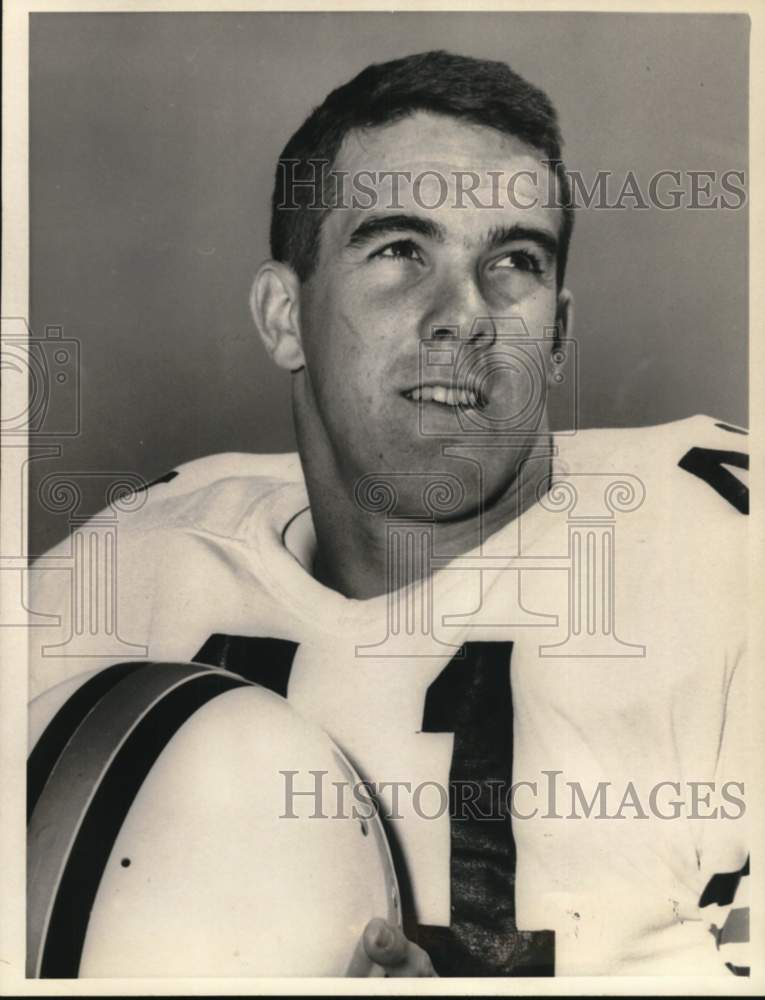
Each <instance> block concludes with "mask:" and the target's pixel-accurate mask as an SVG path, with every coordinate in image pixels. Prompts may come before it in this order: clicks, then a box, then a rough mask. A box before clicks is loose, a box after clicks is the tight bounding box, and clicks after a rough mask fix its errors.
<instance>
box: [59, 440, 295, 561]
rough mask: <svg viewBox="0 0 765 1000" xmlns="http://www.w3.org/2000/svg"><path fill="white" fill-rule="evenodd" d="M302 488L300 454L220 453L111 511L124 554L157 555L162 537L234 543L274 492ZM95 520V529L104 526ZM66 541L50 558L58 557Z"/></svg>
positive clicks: (178, 469) (121, 500) (122, 499)
mask: <svg viewBox="0 0 765 1000" xmlns="http://www.w3.org/2000/svg"><path fill="white" fill-rule="evenodd" d="M289 486H292V487H294V488H296V489H301V488H302V487H303V476H302V472H301V467H300V460H299V457H298V455H297V454H296V453H294V454H293V453H286V454H265V455H256V454H248V453H238V452H230V453H222V454H216V455H208V456H205V457H203V458H197V459H194V460H192V461H189V462H185V463H182V464H180V465H177V466H175V467H174V468H172V469H170V470H169V471H168V472H166V473H164V474H163V475H160V476H159V477H157V478H155V479H154V480H152V481H151V482H149V483H147V484H146V485H145V486H143V487H141V488H140V489H138V490H135V491H134V492H133V493H131V494H127V495H119V496H118V497H117V498H116V499H115V501H114V502H113V504H112V508H111V510H110V511H109V513H110V518H109V520H110V521H116V524H117V527H118V530H119V534H120V538H121V542H120V546H121V551H127V549H128V548H131V549H132V548H134V547H135V546H136V545H138V547H139V548H145V547H146V546H148V547H149V549H150V550H151V549H154V548H155V547H156V545H157V544H158V541H159V539H158V533H159V534H164V535H167V536H172V535H173V534H174V533H175V532H181V533H189V532H196V533H203V534H204V533H206V534H213V535H216V536H219V537H230V538H236V537H238V536H239V535H241V534H242V533H243V532H244V531H245V530H246V528H247V525H248V523H249V522H250V519H251V516H252V513H253V510H254V508H256V507H257V506H258V504H259V502H261V501H263V500H264V499H266V498H267V497H268V495H269V494H272V493H274V492H276V491H279V490H283V489H284V488H285V487H289ZM103 514H104V512H103V511H102V512H99V513H97V514H96V515H95V518H94V524H95V523H101V522H102V521H103ZM68 544H69V543H68V541H67V540H65V541H64V542H62V543H60V545H58V546H57V547H56V549H54V550H52V551H51V552H50V553H47V555H48V556H55V555H56V554H58V550H59V549H62V548H63V549H66V548H67V547H68Z"/></svg>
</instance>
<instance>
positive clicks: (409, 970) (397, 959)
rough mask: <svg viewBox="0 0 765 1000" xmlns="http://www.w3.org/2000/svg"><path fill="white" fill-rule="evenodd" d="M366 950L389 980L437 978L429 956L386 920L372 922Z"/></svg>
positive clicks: (367, 931)
mask: <svg viewBox="0 0 765 1000" xmlns="http://www.w3.org/2000/svg"><path fill="white" fill-rule="evenodd" d="M364 947H365V949H366V952H367V954H368V955H369V957H370V958H371V959H372V961H373V962H376V963H377V964H378V965H380V966H382V968H383V969H384V970H385V974H386V975H387V976H396V977H403V976H417V977H423V976H435V972H434V970H433V966H432V964H431V961H430V958H429V956H428V955H427V953H426V952H424V951H423V950H422V948H420V947H418V946H417V945H416V944H412V942H411V941H408V940H407V938H406V937H405V936H404V933H403V931H402V930H401V929H400V928H399V927H395V926H393V925H392V924H389V923H387V922H386V921H385V920H382V919H380V918H376V919H374V920H370V921H369V923H368V924H367V926H366V929H365V930H364Z"/></svg>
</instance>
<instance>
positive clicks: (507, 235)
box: [485, 226, 558, 257]
mask: <svg viewBox="0 0 765 1000" xmlns="http://www.w3.org/2000/svg"><path fill="white" fill-rule="evenodd" d="M518 240H528V241H529V242H531V243H536V244H537V245H538V246H540V247H542V249H543V250H545V251H546V252H547V253H548V254H549V255H550V257H555V256H556V255H557V253H558V238H557V237H556V236H553V234H552V233H551V232H548V230H546V229H537V228H536V227H534V226H494V228H493V229H490V230H489V232H488V234H487V236H486V241H485V246H486V249H487V250H496V249H498V248H499V247H501V246H504V245H505V244H506V243H514V242H516V241H518Z"/></svg>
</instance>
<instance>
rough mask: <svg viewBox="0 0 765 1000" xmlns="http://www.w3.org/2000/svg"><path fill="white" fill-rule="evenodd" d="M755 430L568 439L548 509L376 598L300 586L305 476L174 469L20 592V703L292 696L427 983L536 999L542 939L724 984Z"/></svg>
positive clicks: (740, 746) (257, 463)
mask: <svg viewBox="0 0 765 1000" xmlns="http://www.w3.org/2000/svg"><path fill="white" fill-rule="evenodd" d="M744 433H745V432H743V431H741V430H740V429H739V428H734V427H730V426H729V425H726V424H721V423H716V422H715V421H714V420H713V419H711V418H708V417H694V418H691V419H689V420H683V421H678V422H676V423H673V424H667V425H664V426H660V427H644V428H635V429H629V430H588V431H581V432H577V433H576V434H571V435H556V437H555V440H554V456H553V470H554V471H553V479H552V485H551V487H550V489H549V491H548V492H547V493H546V494H544V495H542V496H541V497H540V499H539V502H537V503H536V504H535V505H533V506H532V507H531V508H530V509H528V510H527V511H526V512H525V513H524V514H522V515H521V517H519V518H518V519H516V520H515V521H513V522H511V523H510V524H508V525H506V526H505V527H504V528H503V529H501V530H500V531H497V532H496V533H494V534H492V535H491V536H490V537H488V538H487V539H485V541H484V542H483V544H482V545H481V546H480V547H479V548H477V549H475V550H474V551H472V552H468V553H465V554H464V555H462V556H460V557H458V558H456V559H452V558H449V557H447V556H445V555H441V554H439V553H438V551H436V550H435V549H433V548H432V547H428V548H427V552H426V555H424V556H423V557H422V558H426V559H427V560H429V562H430V570H431V572H430V574H429V575H428V576H427V577H426V578H425V579H423V580H421V581H419V582H418V583H417V584H414V585H408V586H404V587H402V588H401V589H399V590H396V591H394V592H393V593H391V594H387V595H382V596H380V597H377V598H373V599H371V600H363V601H361V600H353V599H347V598H345V597H344V596H342V595H341V594H339V593H337V592H335V591H333V590H331V589H329V588H326V587H324V586H322V585H321V584H320V583H318V582H317V581H316V580H315V579H314V577H313V576H312V574H311V567H312V563H313V549H314V545H315V537H314V533H313V526H312V522H311V514H310V508H309V504H308V499H307V495H306V491H305V486H304V483H303V479H302V474H301V470H300V465H299V461H298V459H297V456H295V455H264V456H254V455H238V454H234V455H219V456H213V457H211V458H204V459H199V460H197V461H194V462H191V463H188V464H187V465H184V466H181V467H180V468H178V469H177V470H174V471H173V472H172V473H169V474H168V475H167V476H165V477H163V479H162V480H160V481H158V482H157V483H156V484H153V485H151V486H150V487H149V488H148V490H145V491H142V492H139V493H136V494H133V495H132V497H130V498H127V499H125V498H123V500H122V501H120V502H119V503H115V504H114V505H112V508H111V509H109V510H108V511H106V512H104V513H103V514H101V515H99V516H98V517H96V518H94V519H92V520H91V521H90V522H89V523H88V524H87V525H85V526H84V527H82V528H80V529H78V530H77V531H76V532H75V533H74V534H73V536H72V537H71V538H70V539H68V540H67V541H65V542H63V543H62V544H61V545H59V546H57V547H56V548H55V549H54V550H52V551H51V552H50V553H48V554H47V555H46V556H45V557H43V558H42V559H41V560H39V561H38V563H37V564H35V565H34V566H33V567H32V569H31V570H30V587H29V593H30V597H29V607H30V610H31V611H32V612H35V613H37V614H39V615H47V616H50V617H49V618H48V620H47V624H44V625H39V626H38V627H35V628H33V629H32V630H31V637H32V640H31V641H32V644H31V648H30V655H31V682H30V683H31V691H30V693H31V695H32V696H34V695H36V694H38V693H40V692H42V691H43V690H46V689H48V688H50V687H52V686H53V685H55V684H58V683H59V682H61V681H63V680H66V679H68V678H72V677H74V676H75V675H78V674H80V673H81V672H83V671H92V670H94V669H96V668H98V667H101V666H106V665H108V664H112V663H117V662H122V661H127V660H131V659H152V660H168V661H178V660H180V661H189V660H197V661H200V662H205V663H211V664H219V665H221V666H226V667H227V668H228V669H229V670H233V671H235V672H240V673H242V674H244V675H245V676H247V677H249V678H251V679H254V680H256V681H258V682H259V683H261V684H264V685H266V686H267V687H270V688H271V689H273V690H275V691H277V692H278V693H280V694H282V695H284V696H285V697H286V698H288V700H289V702H290V703H291V704H292V705H293V707H295V708H296V709H297V710H298V711H300V712H301V713H302V714H303V715H304V716H306V717H308V718H310V719H312V720H314V721H315V722H318V723H319V724H320V725H321V726H323V727H324V728H325V729H326V730H327V731H328V732H329V733H330V735H331V736H332V737H333V739H334V740H335V741H336V742H337V743H339V744H340V745H341V746H342V747H343V749H344V750H345V751H346V753H347V754H348V755H349V757H350V758H351V759H352V761H353V762H354V764H355V766H356V768H357V769H358V771H359V773H360V774H361V775H362V776H363V777H364V778H365V779H366V780H367V781H368V782H370V785H371V789H372V791H373V792H374V794H375V795H376V797H377V800H378V801H379V803H380V806H381V809H382V812H383V815H384V816H386V817H387V821H386V822H387V827H388V830H389V832H390V835H391V839H392V841H393V843H394V845H395V850H396V851H397V852H398V857H399V862H400V865H401V869H402V871H403V872H405V874H406V881H407V883H408V885H409V887H410V888H409V891H410V900H409V902H410V904H411V907H412V910H413V912H414V914H415V917H416V923H417V925H418V930H417V931H416V932H415V931H413V932H412V933H417V935H418V939H419V941H420V943H421V944H422V945H423V946H424V947H426V948H427V949H428V951H429V952H430V953H431V955H432V956H433V957H434V963H435V965H436V968H437V970H438V971H440V972H441V973H442V974H458V975H459V974H462V975H510V974H515V975H545V974H551V972H552V971H553V966H552V954H553V940H554V971H555V973H556V974H558V975H567V974H623V975H650V974H662V973H678V974H681V973H684V974H689V973H692V974H705V973H717V972H723V973H726V974H730V973H731V972H741V971H742V968H741V966H742V965H743V964H744V963H743V961H742V960H740V959H738V958H737V957H736V955H737V953H735V952H734V950H730V955H731V957H730V958H729V957H727V954H728V953H727V952H726V947H728V948H729V949H730V946H731V945H735V944H736V943H737V942H738V941H739V940H740V939H741V938H742V937H743V936H744V935H743V933H742V932H741V930H740V919H739V918H740V912H739V911H741V910H742V907H741V906H740V905H739V903H738V902H736V903H733V895H734V892H735V889H736V886H737V885H738V884H739V882H740V881H741V875H742V872H743V873H745V872H746V871H747V869H746V868H745V865H746V864H747V858H748V850H749V839H748V834H747V816H746V777H747V776H746V773H745V772H746V764H747V760H746V756H747V745H748V744H747V739H748V731H749V728H748V724H747V719H746V708H747V686H746V676H745V674H744V669H745V660H744V651H745V641H746V631H747V622H746V615H745V611H744V609H745V608H746V606H747V580H746V533H745V527H746V518H745V517H743V516H742V515H743V514H745V513H746V512H747V490H746V482H745V477H746V468H747V459H746V454H745V452H746V448H745V442H746V438H745V436H744ZM118 508H119V509H118ZM390 539H391V551H392V552H393V551H395V550H396V546H399V545H405V544H406V526H405V525H403V526H402V525H397V524H395V523H393V522H391V524H390ZM38 620H40V619H38ZM61 690H62V695H61V697H62V701H63V699H64V698H65V697H66V694H67V691H70V690H71V686H67V685H65V686H63V687H62V689H61ZM32 731H33V736H34V722H33V725H32ZM295 793H309V794H312V795H314V796H315V797H316V799H317V806H318V808H319V809H320V810H321V811H322V812H323V813H325V814H326V815H327V816H328V817H329V816H331V815H332V813H333V811H334V810H335V809H337V808H340V805H339V799H338V795H339V793H338V791H337V789H334V788H331V787H326V788H325V787H322V786H321V784H320V783H317V780H316V779H315V777H314V776H311V775H309V774H306V775H297V776H294V777H293V779H292V785H291V787H290V788H286V787H285V795H287V794H295ZM736 914H738V917H737V916H736Z"/></svg>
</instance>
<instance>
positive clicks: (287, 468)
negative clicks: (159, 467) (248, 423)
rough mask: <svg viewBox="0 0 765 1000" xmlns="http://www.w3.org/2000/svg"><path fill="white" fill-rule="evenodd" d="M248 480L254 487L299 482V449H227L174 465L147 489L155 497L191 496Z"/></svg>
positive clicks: (300, 476)
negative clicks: (256, 451) (267, 451)
mask: <svg viewBox="0 0 765 1000" xmlns="http://www.w3.org/2000/svg"><path fill="white" fill-rule="evenodd" d="M232 481H233V482H239V481H246V482H248V483H249V484H250V486H251V487H252V488H254V489H258V488H260V487H262V486H267V485H268V484H270V483H274V482H277V483H279V482H281V483H289V482H293V483H300V482H302V481H303V474H302V471H301V467H300V458H299V456H298V454H297V452H286V453H282V454H274V455H270V454H266V455H256V454H251V453H248V452H224V453H221V454H217V455H206V456H204V457H203V458H195V459H192V460H191V461H190V462H184V463H182V464H181V465H176V466H174V467H173V468H172V469H171V470H169V471H168V472H167V473H165V474H164V475H162V476H159V477H158V478H157V479H155V480H154V481H153V482H151V483H149V484H148V485H147V486H146V487H144V489H145V490H146V492H147V494H148V495H149V496H150V497H151V498H152V500H153V499H158V498H162V499H167V498H170V497H180V496H188V495H190V494H192V493H196V492H198V491H200V490H204V491H209V490H215V489H221V488H225V485H226V484H231V483H232Z"/></svg>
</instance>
